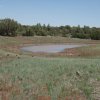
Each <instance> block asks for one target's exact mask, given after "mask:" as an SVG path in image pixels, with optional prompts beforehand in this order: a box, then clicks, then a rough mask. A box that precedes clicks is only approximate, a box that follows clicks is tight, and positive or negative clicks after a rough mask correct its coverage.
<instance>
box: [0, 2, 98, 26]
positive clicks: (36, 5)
mask: <svg viewBox="0 0 100 100" xmlns="http://www.w3.org/2000/svg"><path fill="white" fill-rule="evenodd" d="M0 18H13V19H15V20H17V21H18V22H20V23H21V24H30V25H32V24H36V23H41V24H50V25H56V26H59V25H71V26H73V25H75V26H76V25H81V26H83V25H89V26H96V27H99V26H100V0H0Z"/></svg>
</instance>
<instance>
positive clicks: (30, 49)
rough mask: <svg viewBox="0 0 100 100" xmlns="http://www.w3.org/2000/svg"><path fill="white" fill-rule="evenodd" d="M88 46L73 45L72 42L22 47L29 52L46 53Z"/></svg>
mask: <svg viewBox="0 0 100 100" xmlns="http://www.w3.org/2000/svg"><path fill="white" fill-rule="evenodd" d="M82 46H86V45H84V44H80V45H79V44H78V45H72V44H59V45H58V44H53V45H35V46H27V47H22V48H21V50H22V51H28V52H33V53H37V52H44V53H57V52H62V51H64V49H70V48H77V47H82Z"/></svg>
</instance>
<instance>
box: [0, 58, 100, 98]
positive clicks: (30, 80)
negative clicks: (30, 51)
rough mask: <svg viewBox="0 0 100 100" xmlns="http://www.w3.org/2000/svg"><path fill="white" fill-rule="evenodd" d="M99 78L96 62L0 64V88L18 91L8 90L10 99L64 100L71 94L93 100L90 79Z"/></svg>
mask: <svg viewBox="0 0 100 100" xmlns="http://www.w3.org/2000/svg"><path fill="white" fill-rule="evenodd" d="M99 77H100V60H99V59H80V58H77V59H74V58H69V59H68V58H32V57H24V58H21V59H16V60H14V61H12V62H8V63H6V64H2V65H1V67H0V85H1V87H0V88H7V87H12V86H13V88H14V87H15V88H16V87H17V89H19V91H20V92H19V94H18V93H16V91H15V90H16V89H15V90H14V89H12V90H9V92H10V93H11V94H10V100H16V98H17V100H21V99H22V98H23V100H24V99H25V95H27V98H28V100H31V98H35V97H36V96H39V95H43V96H44V95H50V96H51V97H52V100H56V99H57V97H61V98H62V100H64V98H65V97H66V96H70V95H72V94H73V93H74V92H75V93H80V94H81V93H82V95H84V96H86V98H87V100H89V99H90V100H92V99H91V93H92V91H93V87H92V84H91V80H97V79H98V78H99ZM44 88H46V90H44ZM12 91H13V92H12Z"/></svg>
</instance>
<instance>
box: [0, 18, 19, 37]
mask: <svg viewBox="0 0 100 100" xmlns="http://www.w3.org/2000/svg"><path fill="white" fill-rule="evenodd" d="M18 25H19V24H18V23H17V22H16V21H14V20H13V19H9V18H6V19H2V20H0V35H3V36H16V35H17V34H16V30H17V28H18Z"/></svg>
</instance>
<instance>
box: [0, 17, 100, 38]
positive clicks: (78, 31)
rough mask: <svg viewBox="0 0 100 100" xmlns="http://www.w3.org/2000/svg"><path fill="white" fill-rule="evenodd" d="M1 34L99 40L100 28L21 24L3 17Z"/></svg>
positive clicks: (0, 22) (0, 23)
mask: <svg viewBox="0 0 100 100" xmlns="http://www.w3.org/2000/svg"><path fill="white" fill-rule="evenodd" d="M0 35H1V36H34V35H36V36H63V37H72V38H81V39H94V40H100V28H96V27H92V28H90V27H89V26H84V27H80V25H78V26H73V27H72V26H69V25H65V26H59V27H57V26H50V25H45V24H44V25H41V24H40V23H38V24H37V25H21V24H20V23H18V22H17V21H15V20H13V19H10V18H5V19H1V20H0Z"/></svg>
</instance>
